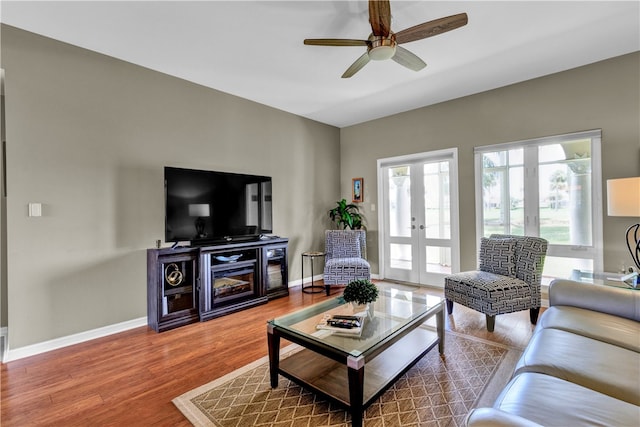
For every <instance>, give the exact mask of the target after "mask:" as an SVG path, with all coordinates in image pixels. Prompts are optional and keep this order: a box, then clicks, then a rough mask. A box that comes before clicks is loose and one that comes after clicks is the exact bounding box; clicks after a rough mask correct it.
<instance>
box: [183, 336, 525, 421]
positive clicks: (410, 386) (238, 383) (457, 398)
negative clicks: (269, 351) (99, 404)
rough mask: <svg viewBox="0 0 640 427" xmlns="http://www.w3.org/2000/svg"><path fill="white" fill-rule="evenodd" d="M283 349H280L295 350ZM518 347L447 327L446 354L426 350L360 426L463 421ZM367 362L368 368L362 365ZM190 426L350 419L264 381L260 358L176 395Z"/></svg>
mask: <svg viewBox="0 0 640 427" xmlns="http://www.w3.org/2000/svg"><path fill="white" fill-rule="evenodd" d="M298 349H299V348H298V347H297V346H293V345H292V346H289V347H287V348H285V349H283V355H282V357H286V356H287V354H291V352H293V351H297V350H298ZM520 355H521V351H519V350H516V349H512V348H508V347H505V346H502V345H499V344H495V343H491V342H489V341H485V340H481V339H478V338H473V337H469V336H463V335H459V334H456V333H453V332H449V331H447V332H446V337H445V357H444V359H442V358H440V356H439V354H438V350H437V347H436V348H434V349H433V350H431V351H430V352H429V353H427V354H426V355H425V356H424V357H423V358H422V359H421V360H419V361H418V362H417V363H416V364H415V365H414V366H413V367H412V368H411V369H410V370H409V371H408V372H407V373H405V374H404V375H403V376H402V377H400V378H399V379H398V381H396V383H395V384H393V385H392V386H391V387H390V388H389V389H388V390H387V391H386V392H385V393H384V394H383V395H382V396H380V397H379V398H378V399H377V401H375V402H374V403H373V404H372V405H371V406H369V407H368V408H367V410H366V412H365V418H364V425H365V427H374V426H381V427H382V426H384V427H391V426H393V427H400V426H402V427H405V426H462V425H464V419H465V417H466V415H467V413H468V412H469V411H470V410H471V409H472V408H474V407H478V406H490V405H491V404H492V403H493V400H494V399H495V398H496V397H497V395H498V393H499V391H500V389H501V388H502V387H503V386H504V385H505V384H506V383H507V381H508V379H509V377H510V375H511V372H512V371H513V368H514V366H515V363H516V362H517V360H518V358H519V357H520ZM365 369H366V368H365ZM173 403H174V404H175V405H176V406H177V407H178V409H179V410H180V411H181V412H182V413H183V414H184V416H185V417H186V418H187V419H188V420H189V421H190V422H191V423H192V424H193V425H195V426H215V427H232V426H233V427H245V426H264V427H284V426H287V427H289V426H290V427H299V426H309V427H311V426H344V427H347V426H350V425H351V417H350V415H349V413H348V412H347V411H345V410H344V409H343V408H341V407H340V406H338V405H334V404H333V403H329V402H327V401H326V400H324V399H322V398H320V397H317V396H316V395H314V394H313V393H311V392H309V391H307V390H305V389H303V388H301V387H300V386H298V385H296V384H295V383H293V382H291V381H289V380H288V379H286V378H284V377H282V376H280V382H279V384H278V387H277V388H276V389H272V388H271V386H270V385H269V365H268V358H267V357H265V358H262V359H260V360H257V361H256V362H254V363H251V364H250V365H247V366H245V367H243V368H240V369H238V370H236V371H234V372H232V373H230V374H228V375H225V376H224V377H222V378H219V379H217V380H214V381H212V382H210V383H208V384H205V385H203V386H201V387H198V388H197V389H195V390H191V391H189V392H187V393H185V394H183V395H182V396H179V397H177V398H175V399H174V400H173Z"/></svg>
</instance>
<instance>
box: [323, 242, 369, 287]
mask: <svg viewBox="0 0 640 427" xmlns="http://www.w3.org/2000/svg"><path fill="white" fill-rule="evenodd" d="M366 245H367V234H366V232H365V231H364V230H327V231H326V232H325V252H326V255H325V262H324V288H325V292H326V293H327V295H329V288H330V286H331V285H346V284H347V283H349V282H351V281H353V280H357V279H371V267H370V266H369V262H368V261H367V260H366V255H367V252H366V247H367V246H366Z"/></svg>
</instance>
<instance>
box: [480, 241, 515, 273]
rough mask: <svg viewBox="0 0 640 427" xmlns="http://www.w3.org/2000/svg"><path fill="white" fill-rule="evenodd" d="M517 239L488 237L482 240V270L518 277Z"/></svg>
mask: <svg viewBox="0 0 640 427" xmlns="http://www.w3.org/2000/svg"><path fill="white" fill-rule="evenodd" d="M515 248H516V241H515V239H509V238H505V239H502V238H501V239H493V238H491V239H488V238H486V237H483V238H482V239H481V240H480V254H479V256H478V257H479V259H480V266H479V267H478V268H479V269H480V270H481V271H486V272H488V273H493V274H500V275H502V276H509V277H516V253H515Z"/></svg>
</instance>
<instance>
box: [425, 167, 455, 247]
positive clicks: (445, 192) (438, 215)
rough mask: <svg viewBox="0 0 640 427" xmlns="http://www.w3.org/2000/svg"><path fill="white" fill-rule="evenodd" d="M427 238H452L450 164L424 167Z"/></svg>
mask: <svg viewBox="0 0 640 427" xmlns="http://www.w3.org/2000/svg"><path fill="white" fill-rule="evenodd" d="M424 215H425V218H424V224H425V237H427V238H433V239H450V238H451V221H450V218H451V212H450V200H449V162H448V161H444V162H437V163H427V164H425V165H424Z"/></svg>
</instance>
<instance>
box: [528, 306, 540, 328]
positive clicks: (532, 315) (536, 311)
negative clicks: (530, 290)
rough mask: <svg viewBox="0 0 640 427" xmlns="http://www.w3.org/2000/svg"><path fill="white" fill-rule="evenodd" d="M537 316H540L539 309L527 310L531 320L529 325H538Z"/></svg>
mask: <svg viewBox="0 0 640 427" xmlns="http://www.w3.org/2000/svg"><path fill="white" fill-rule="evenodd" d="M538 314H540V307H536V308H531V309H529V317H530V318H531V324H532V325H535V324H536V323H538Z"/></svg>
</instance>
